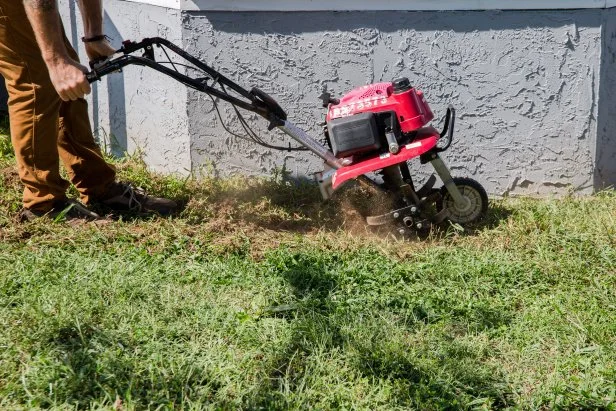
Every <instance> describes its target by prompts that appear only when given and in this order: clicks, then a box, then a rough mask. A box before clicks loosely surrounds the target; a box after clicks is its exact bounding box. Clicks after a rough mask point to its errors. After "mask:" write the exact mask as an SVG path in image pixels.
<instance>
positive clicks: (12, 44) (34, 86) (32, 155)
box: [0, 0, 69, 211]
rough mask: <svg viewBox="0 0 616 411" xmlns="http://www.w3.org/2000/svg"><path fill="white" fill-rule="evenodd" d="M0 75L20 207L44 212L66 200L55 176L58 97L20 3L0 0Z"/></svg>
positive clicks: (62, 185)
mask: <svg viewBox="0 0 616 411" xmlns="http://www.w3.org/2000/svg"><path fill="white" fill-rule="evenodd" d="M0 73H1V74H2V76H3V77H4V78H5V81H6V86H7V91H8V94H9V117H10V124H11V138H12V142H13V147H14V149H15V156H16V160H17V167H18V171H19V177H20V179H21V181H22V183H23V185H24V195H23V201H24V207H25V208H27V209H31V210H38V211H46V210H49V209H51V208H52V206H53V204H54V202H56V201H62V200H64V199H65V198H66V197H65V191H66V188H67V187H68V185H69V183H68V182H67V181H66V180H64V179H62V178H61V177H60V173H59V159H58V149H57V138H58V124H59V117H58V112H59V110H60V99H59V97H58V95H57V93H56V91H55V90H54V88H53V86H52V84H51V81H50V80H49V75H48V73H47V68H46V66H45V63H44V62H43V59H42V57H41V53H40V51H39V48H38V46H37V44H36V41H35V38H34V33H33V32H32V29H31V27H30V24H29V23H28V20H27V17H26V14H25V10H24V8H23V4H22V2H21V1H14V0H7V1H1V2H0Z"/></svg>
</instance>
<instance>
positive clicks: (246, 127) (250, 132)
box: [159, 46, 308, 151]
mask: <svg viewBox="0 0 616 411" xmlns="http://www.w3.org/2000/svg"><path fill="white" fill-rule="evenodd" d="M160 48H161V49H162V50H163V53H165V56H166V57H167V61H161V62H159V64H171V66H172V67H173V69H174V70H175V71H176V72H178V73H179V70H178V69H177V67H176V65H177V66H180V67H186V68H189V69H193V70H195V71H200V72H201V73H202V74H206V73H205V72H204V71H203V70H201V69H199V68H197V67H194V66H191V65H188V64H183V63H174V62H173V61H172V60H171V57H169V54H168V53H167V50H166V49H165V47H163V46H160ZM205 80H206V81H207V80H214V82H215V83H218V85H219V86H220V88H221V89H222V91H223V92H224V93H225V94H226V95H228V96H230V94H229V93H228V92H227V89H226V88H225V86H224V84H222V83H220V82H219V81H218V80H217V79H211V78H210V77H208V76H206V77H205ZM187 86H188V87H190V88H192V89H194V90H197V91H201V92H204V91H203V90H200V89H198V88H197V87H194V86H191V85H188V84H187ZM205 94H207V95H208V96H209V97H210V99H211V100H212V104H213V105H214V109H215V110H216V113H217V115H218V119H219V120H220V124H221V125H222V127H223V128H224V129H225V131H226V132H227V133H229V134H231V135H232V136H234V137H237V138H239V139H242V140H246V141H251V142H253V143H255V144H258V145H260V146H263V147H265V148H269V149H271V150H280V151H308V148H307V147H302V146H296V147H291V145H290V144H289V146H288V147H284V146H275V145H272V144H268V143H266V142H265V141H264V140H263V139H262V138H261V137H259V135H257V133H255V131H254V130H253V129H252V128H251V127H250V125H249V124H248V122H247V121H246V119H245V118H244V116H243V115H242V113H241V112H240V111H239V109H238V108H237V106H236V105H235V104H233V103H230V104H231V106H232V107H233V110H234V111H235V115H236V116H237V118H238V120H239V122H240V124H241V125H242V128H243V129H244V132H245V133H246V134H247V136H248V137H246V136H242V135H240V134H237V133H235V132H233V131H231V130H230V129H229V128H228V127H227V125H226V124H225V122H224V121H223V119H222V114H221V113H220V109H219V108H218V103H217V102H216V100H215V99H214V97H212V95H211V94H209V93H207V92H205Z"/></svg>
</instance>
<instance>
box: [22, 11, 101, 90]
mask: <svg viewBox="0 0 616 411" xmlns="http://www.w3.org/2000/svg"><path fill="white" fill-rule="evenodd" d="M24 7H25V9H26V14H27V15H28V20H29V21H30V24H31V25H32V30H33V31H34V35H35V37H36V42H37V43H38V46H39V48H40V49H41V55H42V56H43V60H44V61H45V64H46V65H47V69H48V70H49V77H50V78H51V82H52V84H53V86H54V87H55V89H56V91H57V92H58V95H59V96H60V98H61V99H62V100H65V101H66V100H76V99H78V98H80V97H83V96H84V95H85V94H88V93H90V84H89V83H88V81H87V80H86V78H85V75H84V72H85V71H87V69H86V68H85V67H83V66H81V65H80V64H79V63H77V62H76V61H74V60H72V59H71V58H70V57H69V55H68V52H67V50H66V46H65V45H64V34H63V31H62V25H61V22H60V14H59V13H58V4H57V0H24Z"/></svg>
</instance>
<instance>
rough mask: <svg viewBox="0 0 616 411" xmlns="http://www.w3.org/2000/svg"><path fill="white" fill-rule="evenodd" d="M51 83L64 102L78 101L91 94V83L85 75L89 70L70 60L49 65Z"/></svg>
mask: <svg viewBox="0 0 616 411" xmlns="http://www.w3.org/2000/svg"><path fill="white" fill-rule="evenodd" d="M47 68H48V69H49V77H50V78H51V83H52V84H53V86H54V88H55V89H56V91H57V92H58V95H59V96H60V98H61V99H62V100H64V101H69V100H77V99H78V98H82V97H83V96H84V95H86V94H90V83H88V80H87V79H86V76H85V74H84V73H86V72H87V71H88V70H87V69H86V68H85V67H84V66H82V65H81V64H79V63H77V62H75V61H73V60H71V59H70V58H66V59H58V60H55V61H51V62H48V63H47Z"/></svg>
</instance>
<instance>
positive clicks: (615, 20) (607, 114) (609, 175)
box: [595, 8, 616, 190]
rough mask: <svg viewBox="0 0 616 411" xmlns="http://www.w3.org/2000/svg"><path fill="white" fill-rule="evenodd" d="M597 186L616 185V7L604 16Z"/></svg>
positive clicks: (596, 168) (598, 187) (596, 170)
mask: <svg viewBox="0 0 616 411" xmlns="http://www.w3.org/2000/svg"><path fill="white" fill-rule="evenodd" d="M602 40H603V52H602V58H601V89H600V91H599V102H600V104H599V117H598V129H597V148H596V167H595V188H596V189H598V190H600V189H602V188H605V187H609V186H616V114H615V111H616V110H615V108H616V8H613V9H609V10H606V11H605V14H604V18H603V33H602Z"/></svg>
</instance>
